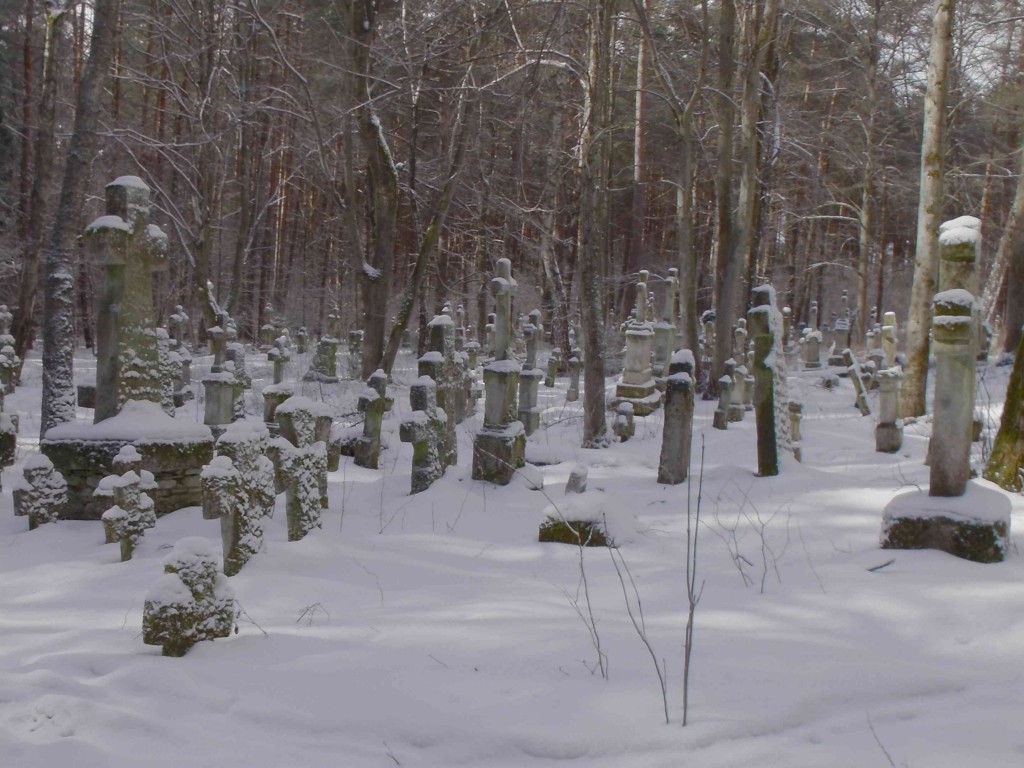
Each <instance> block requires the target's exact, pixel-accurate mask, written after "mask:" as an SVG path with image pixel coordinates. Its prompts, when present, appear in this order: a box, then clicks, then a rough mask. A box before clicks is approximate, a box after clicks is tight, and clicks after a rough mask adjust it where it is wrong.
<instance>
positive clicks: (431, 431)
mask: <svg viewBox="0 0 1024 768" xmlns="http://www.w3.org/2000/svg"><path fill="white" fill-rule="evenodd" d="M409 401H410V403H411V405H412V413H410V414H409V415H408V416H407V417H406V418H405V419H403V420H402V423H401V425H400V426H399V429H398V436H399V438H400V439H401V441H402V442H403V443H412V451H413V452H412V490H411V493H420V492H421V491H425V490H427V488H429V487H430V486H431V484H432V483H433V482H434V481H435V480H437V479H438V478H440V477H441V476H443V475H444V470H445V467H447V466H449V465H448V464H446V463H444V462H443V461H442V456H441V450H440V448H441V445H442V444H443V441H444V435H445V431H446V429H447V424H448V417H447V416H446V415H445V413H444V411H443V410H442V409H441V408H438V407H437V384H436V383H435V381H434V380H433V379H432V378H431V377H430V376H420V377H419V379H417V381H416V383H415V384H413V385H412V387H410V389H409Z"/></svg>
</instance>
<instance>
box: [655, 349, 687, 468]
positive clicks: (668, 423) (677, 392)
mask: <svg viewBox="0 0 1024 768" xmlns="http://www.w3.org/2000/svg"><path fill="white" fill-rule="evenodd" d="M693 369H694V359H693V353H692V352H690V350H688V349H683V350H680V351H679V352H676V353H675V354H674V355H673V356H672V363H671V365H670V366H669V371H668V374H669V375H668V378H667V379H666V380H665V425H664V427H663V428H662V434H661V458H660V459H659V461H658V482H659V483H664V484H666V485H677V484H678V483H681V482H683V481H684V480H686V477H687V474H688V472H689V466H690V444H691V442H692V438H693V398H694V384H695V382H694V380H693V373H694V370H693Z"/></svg>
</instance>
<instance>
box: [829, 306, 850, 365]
mask: <svg viewBox="0 0 1024 768" xmlns="http://www.w3.org/2000/svg"><path fill="white" fill-rule="evenodd" d="M842 303H843V311H842V314H841V315H839V316H837V317H836V318H835V319H834V320H833V322H832V343H833V351H832V355H831V356H830V357H829V359H828V364H829V365H838V366H846V365H848V364H847V363H845V362H844V361H843V350H845V349H848V348H849V347H850V328H851V318H850V295H849V293H848V292H847V291H845V290H844V291H843V297H842Z"/></svg>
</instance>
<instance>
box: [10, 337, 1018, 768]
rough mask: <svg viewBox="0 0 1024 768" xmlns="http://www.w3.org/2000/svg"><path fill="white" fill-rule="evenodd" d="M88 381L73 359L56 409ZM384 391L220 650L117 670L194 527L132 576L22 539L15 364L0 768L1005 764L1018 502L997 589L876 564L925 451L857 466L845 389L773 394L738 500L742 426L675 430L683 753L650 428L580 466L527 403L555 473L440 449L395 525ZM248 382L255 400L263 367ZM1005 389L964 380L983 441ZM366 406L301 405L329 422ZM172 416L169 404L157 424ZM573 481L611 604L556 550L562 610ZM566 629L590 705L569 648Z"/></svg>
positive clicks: (33, 537) (22, 397) (574, 424)
mask: <svg viewBox="0 0 1024 768" xmlns="http://www.w3.org/2000/svg"><path fill="white" fill-rule="evenodd" d="M262 357H263V356H262V355H256V354H253V355H251V356H250V361H252V362H255V361H256V359H257V358H260V359H262ZM204 360H205V362H206V364H207V365H208V364H209V360H208V358H207V359H203V358H199V359H197V363H198V362H203V361H204ZM89 362H90V361H89V359H88V358H86V357H82V358H81V359H80V363H81V365H80V367H79V368H80V370H79V375H80V376H81V377H82V378H83V379H88V378H89V377H90V376H91V373H90V371H89V370H88V367H89ZM402 364H403V366H404V368H403V369H402V371H401V372H400V374H399V375H398V376H397V378H398V380H399V384H398V386H396V387H395V390H394V392H395V395H396V399H395V403H396V405H395V409H394V413H393V414H391V415H390V416H389V418H388V419H387V420H386V421H385V425H384V442H385V444H386V449H385V451H384V453H383V456H382V461H381V466H382V469H381V470H379V471H370V470H365V469H361V468H359V467H355V466H353V465H352V463H351V459H347V458H343V459H342V467H341V469H340V470H339V471H338V472H335V473H332V474H331V475H330V488H329V492H330V508H329V510H327V511H326V513H325V514H324V516H323V529H322V530H320V531H316V532H314V533H313V534H311V535H310V536H308V537H307V538H306V539H305V540H303V541H301V542H298V543H288V542H287V541H286V535H285V519H284V517H285V516H284V509H283V497H281V498H279V501H278V507H277V509H276V511H275V515H274V517H273V519H272V520H270V521H268V522H267V525H266V529H267V534H266V552H265V553H263V554H260V555H258V556H257V557H256V558H255V559H254V560H253V561H251V562H250V563H249V564H248V565H247V566H246V567H245V568H244V569H243V570H242V572H241V573H240V574H239V575H237V576H234V577H232V578H231V580H230V581H231V583H232V585H233V587H234V590H235V593H236V596H237V597H238V599H239V602H240V605H241V607H242V609H243V611H244V612H243V614H242V618H241V620H240V623H239V631H238V633H237V634H236V635H234V636H232V637H231V638H228V639H224V640H217V641H215V642H207V643H202V644H200V645H198V646H196V647H195V648H194V649H193V650H192V651H190V652H189V653H188V655H187V656H185V657H184V658H163V657H161V655H160V649H159V648H158V647H152V646H146V645H144V644H143V643H142V638H141V618H142V602H143V598H144V596H145V593H146V592H147V591H148V589H149V588H150V586H151V585H152V584H153V583H154V582H156V580H157V579H158V577H159V575H160V573H161V561H162V559H163V557H164V556H165V555H166V554H167V553H168V552H169V551H170V548H171V547H172V546H173V544H174V542H175V541H177V540H178V539H180V538H182V537H184V536H195V535H199V536H205V537H207V538H209V539H210V540H211V541H212V542H214V543H215V544H216V545H217V546H219V544H218V539H219V523H218V522H217V521H206V520H203V519H202V515H201V512H200V510H199V509H198V508H190V509H184V510H180V511H178V512H175V513H173V514H171V515H168V516H166V517H163V518H161V519H160V520H159V522H158V524H157V527H156V529H155V530H152V531H150V532H148V533H147V534H146V536H145V538H144V540H143V541H142V543H141V545H140V547H139V548H138V550H137V551H136V553H135V557H134V559H133V560H131V561H129V562H127V563H121V562H119V550H118V547H117V545H114V544H111V545H107V544H104V543H103V533H102V531H101V527H100V524H99V523H97V522H69V521H64V522H60V523H57V524H54V525H47V526H44V527H43V528H41V529H39V530H36V531H32V532H29V531H28V530H27V522H26V519H25V518H20V517H19V518H15V517H14V516H13V515H12V503H11V496H10V493H9V490H8V489H10V488H11V487H12V485H13V481H14V479H15V478H16V477H17V476H18V475H19V474H20V465H21V463H22V462H23V461H24V460H25V459H26V458H27V457H28V456H30V455H31V454H32V453H33V452H34V451H35V450H36V447H35V446H36V442H37V441H36V440H35V437H36V433H37V431H38V406H39V392H40V386H39V380H40V375H39V367H38V360H30V361H29V363H28V365H27V367H26V373H25V385H24V386H23V387H22V388H21V389H19V391H18V392H17V393H15V394H14V395H12V396H9V397H8V399H7V410H8V411H14V412H19V413H21V417H22V429H21V431H22V442H21V446H22V447H21V449H20V451H19V464H18V465H17V466H15V467H12V468H8V469H6V470H4V472H3V485H4V488H5V491H4V493H3V494H2V498H0V766H3V768H34V767H36V766H38V767H39V768H52V767H53V766H59V765H73V766H75V768H87V767H88V766H96V767H100V766H102V767H103V768H112V767H118V766H125V767H128V766H131V767H132V768H136V767H138V766H147V767H149V766H168V767H170V766H174V767H175V768H177V767H178V766H183V765H189V766H218V767H220V766H245V768H262V767H267V768H270V767H276V766H303V767H308V768H313V767H318V766H325V767H327V766H330V767H331V768H335V767H336V766H356V767H362V766H368V767H372V766H381V767H382V768H386V767H387V766H396V765H397V766H404V767H407V768H414V767H419V766H427V767H433V766H436V767H438V768H442V767H443V768H452V767H453V766H472V767H473V768H492V767H493V768H498V767H501V768H513V767H518V766H534V765H536V766H540V765H552V764H554V763H555V762H556V761H559V762H560V763H562V764H569V765H577V766H587V767H588V768H590V767H591V766H593V767H594V768H603V767H607V768H612V767H614V768H654V767H656V766H666V767H671V768H676V767H677V766H682V765H686V766H699V767H701V768H703V767H705V766H707V767H709V768H710V767H712V766H785V767H786V768H796V767H797V766H808V767H809V768H811V767H813V768H821V767H822V766H886V765H898V766H903V765H906V766H911V767H913V768H924V767H925V766H927V767H928V768H938V767H939V766H950V767H951V768H954V767H955V768H962V767H963V766H967V765H984V766H988V767H989V768H992V767H994V766H1007V767H1009V766H1020V765H1024V732H1022V731H1021V729H1020V720H1021V717H1022V715H1024V679H1022V677H1024V673H1022V671H1021V670H1022V669H1024V665H1022V663H1021V661H1022V655H1024V588H1022V586H1021V585H1022V583H1024V558H1021V557H1020V555H1019V552H1018V547H1019V542H1020V534H1019V533H1017V531H1020V530H1022V529H1024V517H1022V515H1024V498H1022V497H1019V496H1017V497H1011V498H1012V503H1013V505H1014V506H1013V516H1014V521H1013V524H1014V531H1015V532H1014V534H1013V545H1012V547H1011V552H1010V555H1009V557H1008V559H1007V561H1006V562H1005V563H1002V564H998V565H979V564H974V563H970V562H965V561H962V560H957V559H955V558H953V557H950V556H948V555H945V554H941V553H938V552H930V551H917V552H910V551H889V550H881V549H879V546H878V536H879V530H880V525H881V519H882V510H883V508H884V507H885V505H886V503H887V502H888V501H889V500H890V499H891V498H892V497H893V495H894V494H896V493H897V492H899V491H901V490H906V489H907V488H908V487H913V486H915V485H917V486H922V487H923V486H925V485H926V484H927V477H928V475H927V468H926V467H924V466H923V463H922V458H923V456H924V450H925V444H926V439H927V434H928V428H929V427H928V424H927V423H921V424H915V425H911V426H909V427H908V428H907V431H906V435H905V444H904V449H903V450H902V451H901V452H900V453H899V454H896V455H892V456H890V455H885V454H879V453H875V451H874V438H873V429H874V420H873V419H872V418H862V417H860V415H859V413H858V411H857V410H856V409H855V408H854V407H853V402H854V395H853V391H852V388H851V386H850V384H849V382H847V381H843V382H842V383H841V386H840V387H839V388H838V389H833V390H827V389H825V388H823V387H821V386H819V385H818V382H819V381H820V379H821V375H822V374H820V373H819V374H817V375H814V374H810V373H807V374H800V375H799V376H798V377H795V378H793V379H792V380H791V382H790V390H791V394H792V395H794V396H795V397H797V398H798V399H800V400H802V402H803V403H804V406H805V407H804V420H803V437H804V440H803V458H804V461H803V463H802V464H798V463H796V462H795V461H794V460H792V459H791V458H787V459H786V460H785V462H784V466H783V469H782V473H781V475H779V476H778V477H775V478H758V477H755V476H754V474H753V469H754V467H755V466H756V461H755V447H754V423H753V419H752V418H751V417H749V416H748V418H747V419H746V420H744V421H743V422H742V423H738V424H732V425H730V429H729V431H728V432H719V431H716V430H713V429H712V428H711V415H712V411H713V408H714V404H713V403H710V402H699V403H698V405H697V414H696V417H695V425H694V466H693V470H692V473H693V476H694V478H696V477H697V476H698V475H699V474H700V470H699V466H698V465H699V461H700V457H701V455H702V453H703V457H704V468H703V491H702V495H701V525H700V528H699V531H700V538H699V550H698V563H697V570H698V580H699V581H700V582H701V583H702V584H703V596H702V599H701V601H700V604H699V606H698V608H697V612H696V631H695V641H694V648H693V658H692V670H691V679H690V710H689V724H688V725H687V726H686V727H685V728H684V727H682V726H681V715H682V686H681V679H682V658H683V636H684V627H685V622H686V608H687V603H686V589H685V563H686V529H687V510H688V508H689V509H690V510H691V511H692V512H693V511H696V505H697V484H696V482H694V483H693V484H692V485H690V484H683V485H680V486H675V487H666V486H662V485H658V484H657V483H656V482H655V477H656V471H657V461H658V455H659V451H660V445H661V429H662V414H661V412H660V411H659V412H657V413H655V414H653V415H652V416H649V417H647V418H646V419H638V420H637V434H636V437H635V438H634V439H633V440H631V441H629V442H628V443H625V444H615V445H613V446H612V447H611V448H609V449H607V450H603V451H589V450H582V449H580V448H579V447H578V446H579V442H580V431H581V422H580V413H579V409H578V407H576V405H575V404H573V405H570V406H565V405H564V403H563V400H564V390H565V386H566V381H565V380H564V379H562V380H560V382H559V387H558V388H557V389H556V390H548V389H544V388H543V387H541V393H540V397H541V403H542V405H545V406H547V407H548V410H547V411H546V413H545V414H544V423H545V425H546V426H545V427H544V428H543V429H542V430H541V431H540V432H539V433H537V434H535V435H534V436H533V437H532V438H531V439H530V442H529V447H528V457H529V458H532V459H535V460H538V461H544V462H557V463H550V464H549V465H547V466H544V467H543V468H542V471H543V474H544V478H545V486H544V491H543V492H539V491H532V490H529V489H528V488H527V487H526V484H524V483H519V482H513V484H511V485H510V486H508V487H504V488H499V487H494V486H490V485H486V484H483V483H479V482H474V481H473V480H471V479H470V469H469V464H470V457H471V446H472V436H473V432H474V430H475V428H476V424H477V423H478V420H479V417H477V419H476V420H470V421H467V422H466V423H464V424H463V425H461V426H460V427H459V456H460V463H459V466H458V467H457V468H451V469H449V470H448V472H447V474H446V475H445V477H444V478H443V480H441V481H439V482H437V483H436V484H435V485H434V486H433V487H432V488H431V489H430V490H429V491H427V492H425V493H421V494H418V495H416V496H410V495H409V476H410V458H411V446H410V445H408V444H405V443H401V442H400V441H399V440H398V421H399V419H400V417H401V415H402V414H403V413H405V412H407V411H408V389H407V385H408V383H409V382H410V381H411V380H412V378H413V374H412V370H411V366H412V362H411V358H409V357H408V356H405V357H403V363H402ZM299 367H300V366H296V367H295V368H296V370H295V371H293V373H301V371H300V370H299ZM197 369H200V371H199V372H201V366H197ZM254 369H255V370H254V373H255V376H256V379H257V381H256V388H257V389H259V388H260V387H261V386H262V385H263V384H265V383H267V381H268V380H267V376H268V368H267V365H266V363H258V364H256V365H254ZM1008 373H1009V369H1008V368H1001V369H996V368H989V369H988V371H987V372H986V385H985V387H984V388H983V392H982V394H983V397H982V398H981V399H983V400H984V401H985V402H986V404H988V402H989V400H991V401H993V402H994V404H995V409H994V410H993V413H992V417H993V418H997V415H998V404H999V401H1001V400H1002V398H1003V394H1004V392H1005V386H1006V377H1007V375H1008ZM402 382H404V383H405V385H406V386H404V387H403V386H402ZM609 383H610V384H611V383H612V382H609ZM361 389H362V385H361V384H359V385H355V384H344V385H341V386H340V387H337V388H328V387H323V388H321V387H320V385H315V388H307V391H306V392H305V393H306V394H309V395H311V396H314V397H318V398H319V397H321V395H322V396H324V397H325V398H326V399H327V400H328V401H329V402H331V403H332V404H334V405H335V407H337V408H338V409H339V411H340V412H350V411H354V407H353V406H354V397H355V395H357V394H358V392H359V391H360V390H361ZM875 397H877V395H872V398H875ZM257 404H258V401H254V402H253V403H252V406H253V410H254V412H255V406H256V405H257ZM872 404H873V405H875V404H876V403H875V400H874V399H872ZM478 410H482V404H481V406H480V408H478ZM89 413H91V412H85V411H83V412H82V418H83V419H85V418H88V416H89ZM199 413H201V411H200V410H199V409H198V406H197V404H195V403H193V404H190V405H189V406H186V407H185V408H183V409H181V413H180V418H188V417H191V418H196V415H197V414H199ZM253 418H255V417H253ZM577 462H580V463H583V464H586V465H588V466H589V467H590V482H589V485H590V488H591V489H594V490H596V491H602V492H603V503H604V504H605V505H606V508H607V509H608V510H609V511H610V513H611V515H612V517H613V519H614V520H615V522H616V524H617V525H616V530H615V534H616V538H617V540H618V542H619V544H620V547H619V549H618V553H619V554H620V555H621V557H622V560H623V561H624V562H625V564H626V565H627V566H628V569H629V572H630V574H631V575H632V579H633V581H634V583H635V592H634V589H633V587H632V586H631V585H630V583H629V579H628V577H626V578H625V580H624V581H623V580H620V578H619V576H618V575H617V572H616V569H615V567H614V563H613V559H612V557H611V554H610V552H609V551H608V550H606V549H600V548H595V549H588V550H586V551H584V552H583V555H582V571H583V572H584V573H585V576H586V587H587V589H586V591H585V590H584V589H583V586H582V585H581V552H580V550H579V549H578V548H575V547H571V546H565V545H557V544H539V543H537V541H536V538H537V527H538V524H539V523H540V521H541V513H542V511H543V510H544V508H545V507H547V506H549V504H551V503H552V502H554V503H557V502H558V500H559V499H560V498H561V497H562V494H563V486H564V484H565V481H566V478H567V477H568V474H569V471H570V470H571V469H572V467H573V465H574V464H575V463H577ZM886 563H888V565H885V564H886ZM883 565H884V567H881V568H880V569H877V568H878V567H879V566H883ZM871 569H877V570H871ZM624 584H625V587H624ZM585 592H587V593H589V598H590V604H589V608H588V605H587V599H586V596H585ZM624 594H625V595H626V596H627V597H628V599H629V601H630V604H631V606H632V609H633V612H634V615H637V599H636V597H637V595H638V596H639V599H640V601H641V602H642V607H643V619H644V622H645V625H646V630H647V635H648V638H649V640H650V643H651V646H652V647H653V649H654V652H655V654H656V655H657V656H658V658H659V659H664V661H665V663H666V664H667V670H668V674H667V680H668V702H669V714H670V717H671V724H669V725H665V723H664V716H663V713H662V700H661V693H660V689H659V685H658V680H657V676H656V674H655V669H654V666H653V664H652V661H651V657H650V655H649V654H648V651H647V649H646V648H645V646H644V644H643V643H642V642H641V640H640V638H639V637H638V634H637V632H636V630H635V629H634V627H633V624H632V622H631V620H630V617H629V613H628V612H627V609H626V602H625V598H624ZM591 612H592V615H593V621H594V625H595V627H596V633H597V636H598V638H599V643H600V651H601V653H603V654H604V655H605V657H606V658H607V670H608V676H607V679H603V678H602V676H601V674H600V672H599V671H598V670H597V668H596V667H597V660H598V649H597V648H596V647H595V642H594V641H593V639H592V635H591V631H590V628H588V625H587V623H586V621H585V620H584V619H581V614H582V615H583V616H584V617H588V618H589V616H590V615H591Z"/></svg>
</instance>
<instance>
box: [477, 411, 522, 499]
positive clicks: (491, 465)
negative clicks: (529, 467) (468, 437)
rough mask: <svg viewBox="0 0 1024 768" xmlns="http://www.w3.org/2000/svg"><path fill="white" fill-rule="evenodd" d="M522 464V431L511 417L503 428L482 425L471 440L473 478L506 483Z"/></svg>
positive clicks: (496, 483)
mask: <svg viewBox="0 0 1024 768" xmlns="http://www.w3.org/2000/svg"><path fill="white" fill-rule="evenodd" d="M524 464H526V431H525V430H524V428H523V425H522V424H520V423H519V422H518V421H514V422H512V423H511V424H509V425H508V426H507V427H505V428H504V429H494V428H489V427H484V428H483V429H481V430H480V431H479V432H477V433H476V439H475V440H474V441H473V479H474V480H486V481H487V482H488V483H494V484H495V485H508V484H509V482H511V480H512V476H513V475H514V474H515V471H516V470H517V469H518V468H519V467H521V466H523V465H524Z"/></svg>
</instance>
